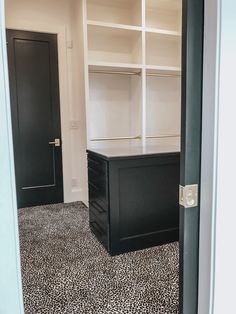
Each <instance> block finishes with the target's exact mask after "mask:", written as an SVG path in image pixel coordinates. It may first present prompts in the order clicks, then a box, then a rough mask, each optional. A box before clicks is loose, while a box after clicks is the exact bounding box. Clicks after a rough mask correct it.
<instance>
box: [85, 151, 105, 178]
mask: <svg viewBox="0 0 236 314" xmlns="http://www.w3.org/2000/svg"><path fill="white" fill-rule="evenodd" d="M88 167H89V168H91V169H94V170H95V171H98V172H100V173H104V174H106V173H107V162H106V161H105V160H103V159H101V158H97V157H94V156H91V155H88Z"/></svg>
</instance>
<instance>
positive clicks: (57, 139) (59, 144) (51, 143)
mask: <svg viewBox="0 0 236 314" xmlns="http://www.w3.org/2000/svg"><path fill="white" fill-rule="evenodd" d="M48 144H49V145H54V146H55V147H60V146H61V140H60V139H59V138H55V140H54V142H49V143H48Z"/></svg>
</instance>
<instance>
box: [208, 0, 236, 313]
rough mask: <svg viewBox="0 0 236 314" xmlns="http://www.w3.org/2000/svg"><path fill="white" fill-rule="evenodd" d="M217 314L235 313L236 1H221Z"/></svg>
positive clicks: (217, 192)
mask: <svg viewBox="0 0 236 314" xmlns="http://www.w3.org/2000/svg"><path fill="white" fill-rule="evenodd" d="M220 5H221V16H220V29H219V34H220V45H219V49H220V51H219V53H220V66H219V90H218V92H219V116H218V147H217V156H218V158H217V181H216V184H217V187H216V207H215V218H216V219H215V221H216V224H215V243H214V249H215V252H214V259H215V267H214V307H213V313H214V314H222V313H235V282H236V267H235V265H236V249H235V239H236V234H235V229H236V228H235V222H236V204H235V202H234V196H235V178H236V163H235V161H236V145H235V134H236V123H235V117H236V106H235V104H236V96H235V86H236V85H235V73H236V59H235V56H236V40H235V38H236V19H235V16H236V1H235V0H221V1H220Z"/></svg>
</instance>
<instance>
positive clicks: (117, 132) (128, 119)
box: [89, 67, 142, 142]
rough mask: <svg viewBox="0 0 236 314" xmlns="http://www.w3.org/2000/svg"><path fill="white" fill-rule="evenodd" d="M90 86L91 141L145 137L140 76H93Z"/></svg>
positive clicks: (91, 75) (100, 74)
mask: <svg viewBox="0 0 236 314" xmlns="http://www.w3.org/2000/svg"><path fill="white" fill-rule="evenodd" d="M93 69H95V68H94V67H93ZM90 70H91V67H90ZM89 87H90V89H89V113H90V124H89V130H90V140H93V139H103V138H105V139H108V138H120V137H125V138H127V137H137V136H139V135H140V134H141V99H142V97H141V90H142V89H141V77H140V76H139V75H119V74H102V73H90V74H89ZM118 141H120V140H118V139H117V140H116V142H118Z"/></svg>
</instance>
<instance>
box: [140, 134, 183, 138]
mask: <svg viewBox="0 0 236 314" xmlns="http://www.w3.org/2000/svg"><path fill="white" fill-rule="evenodd" d="M145 137H146V138H171V137H180V134H163V135H147V136H145Z"/></svg>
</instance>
